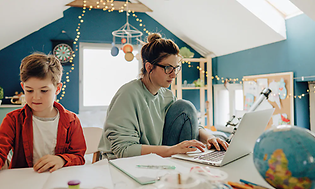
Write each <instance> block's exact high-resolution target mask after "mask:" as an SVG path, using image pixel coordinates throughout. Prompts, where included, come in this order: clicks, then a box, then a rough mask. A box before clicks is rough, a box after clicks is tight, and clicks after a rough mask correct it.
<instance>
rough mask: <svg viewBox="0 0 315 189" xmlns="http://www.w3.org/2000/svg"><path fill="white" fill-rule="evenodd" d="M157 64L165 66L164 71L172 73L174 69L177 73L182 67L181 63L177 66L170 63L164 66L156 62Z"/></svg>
mask: <svg viewBox="0 0 315 189" xmlns="http://www.w3.org/2000/svg"><path fill="white" fill-rule="evenodd" d="M155 65H156V66H159V67H161V68H164V71H165V73H166V74H171V73H173V71H175V75H177V74H178V73H179V71H180V69H181V68H182V66H181V65H178V66H176V67H174V66H171V65H168V66H163V65H160V64H155Z"/></svg>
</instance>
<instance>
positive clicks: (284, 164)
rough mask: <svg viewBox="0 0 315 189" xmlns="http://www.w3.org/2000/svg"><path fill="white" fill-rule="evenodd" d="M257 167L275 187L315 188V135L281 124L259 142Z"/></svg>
mask: <svg viewBox="0 0 315 189" xmlns="http://www.w3.org/2000/svg"><path fill="white" fill-rule="evenodd" d="M253 160H254V165H255V167H256V169H257V170H258V172H259V173H260V175H261V176H262V177H263V178H264V179H265V180H266V181H267V182H268V183H269V184H270V185H272V186H273V187H275V188H283V189H308V188H315V135H314V133H312V132H310V131H309V130H308V129H305V128H301V127H297V126H291V125H279V126H275V127H272V128H270V129H268V130H266V131H265V132H264V133H263V134H262V135H261V136H260V137H259V138H258V139H257V141H256V144H255V147H254V152H253Z"/></svg>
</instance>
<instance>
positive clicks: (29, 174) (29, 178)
mask: <svg viewBox="0 0 315 189" xmlns="http://www.w3.org/2000/svg"><path fill="white" fill-rule="evenodd" d="M49 176H50V173H49V172H44V173H37V172H35V171H34V170H33V168H21V169H6V170H1V171H0V188H8V189H9V188H10V189H11V188H12V189H16V188H23V189H42V188H43V185H44V183H45V182H46V181H47V179H48V178H49Z"/></svg>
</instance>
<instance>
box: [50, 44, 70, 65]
mask: <svg viewBox="0 0 315 189" xmlns="http://www.w3.org/2000/svg"><path fill="white" fill-rule="evenodd" d="M51 41H52V44H53V51H52V53H53V55H55V56H56V57H57V58H58V59H59V60H60V62H61V63H62V64H63V65H67V64H71V62H70V60H71V57H72V55H73V49H72V44H73V41H72V40H51Z"/></svg>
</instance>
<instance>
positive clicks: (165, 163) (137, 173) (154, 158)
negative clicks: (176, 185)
mask: <svg viewBox="0 0 315 189" xmlns="http://www.w3.org/2000/svg"><path fill="white" fill-rule="evenodd" d="M109 163H110V164H112V165H113V166H115V167H116V168H118V169H119V170H121V171H122V172H124V173H125V174H127V175H128V176H129V177H131V178H132V179H134V180H135V181H137V182H138V183H139V184H152V183H154V182H155V181H156V180H158V179H159V178H161V177H162V176H164V175H166V174H168V173H174V172H176V173H189V171H190V168H187V167H184V166H181V165H179V164H176V163H174V162H173V161H171V160H169V159H166V158H163V157H161V156H159V155H156V154H147V155H141V156H134V157H127V158H119V159H114V160H109Z"/></svg>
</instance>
